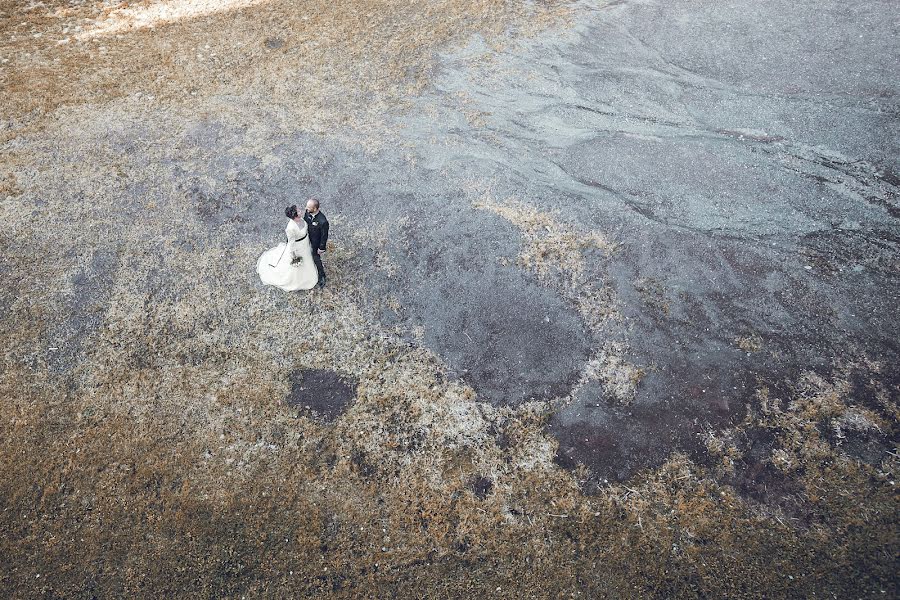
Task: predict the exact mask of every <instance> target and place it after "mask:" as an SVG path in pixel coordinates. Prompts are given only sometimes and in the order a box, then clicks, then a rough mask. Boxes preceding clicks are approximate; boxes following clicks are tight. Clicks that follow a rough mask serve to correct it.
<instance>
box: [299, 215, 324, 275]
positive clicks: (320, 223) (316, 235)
mask: <svg viewBox="0 0 900 600" xmlns="http://www.w3.org/2000/svg"><path fill="white" fill-rule="evenodd" d="M303 220H304V221H306V227H307V230H308V231H309V245H310V246H311V247H312V255H313V262H314V263H316V270H317V271H318V272H319V282H323V281H325V267H323V266H322V257H321V256H320V255H319V250H323V251H324V250H325V248H326V245H327V244H328V219H326V218H325V215H323V214H322V212H321V211H319V212H317V213H316V214H314V215H311V214H309V211H305V212H304V213H303Z"/></svg>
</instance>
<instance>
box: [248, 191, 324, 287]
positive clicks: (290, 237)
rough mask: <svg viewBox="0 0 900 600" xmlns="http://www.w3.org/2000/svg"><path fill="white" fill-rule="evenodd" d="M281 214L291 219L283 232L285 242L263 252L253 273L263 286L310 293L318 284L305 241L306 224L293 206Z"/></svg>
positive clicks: (307, 241) (317, 275) (306, 241)
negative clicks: (285, 237)
mask: <svg viewBox="0 0 900 600" xmlns="http://www.w3.org/2000/svg"><path fill="white" fill-rule="evenodd" d="M284 214H285V216H286V217H287V218H288V219H290V221H288V224H287V227H285V228H284V232H285V234H286V235H287V242H282V243H281V244H278V245H277V246H275V247H274V248H269V249H268V250H266V251H265V252H263V253H262V256H260V257H259V260H257V261H256V272H257V273H259V278H260V279H261V280H262V282H263V283H264V284H266V285H274V286H276V287H280V288H281V289H283V290H286V291H288V292H292V291H294V290H308V289H312V288H314V287H315V286H316V283H317V282H318V281H319V274H318V272H317V271H316V265H315V263H313V259H312V250H311V249H310V247H309V239H307V237H306V221H304V220H303V215H302V214H299V213H298V212H297V206H296V205H294V206H288V207H287V208H286V209H284Z"/></svg>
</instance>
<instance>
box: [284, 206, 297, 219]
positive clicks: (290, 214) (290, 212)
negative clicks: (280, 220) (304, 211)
mask: <svg viewBox="0 0 900 600" xmlns="http://www.w3.org/2000/svg"><path fill="white" fill-rule="evenodd" d="M297 214H298V213H297V205H296V204H293V205H291V206H288V207H287V208H286V209H284V216H286V217H287V218H288V219H296V218H297Z"/></svg>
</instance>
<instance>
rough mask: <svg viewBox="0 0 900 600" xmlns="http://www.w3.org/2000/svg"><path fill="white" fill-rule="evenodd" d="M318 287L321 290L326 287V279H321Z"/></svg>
mask: <svg viewBox="0 0 900 600" xmlns="http://www.w3.org/2000/svg"><path fill="white" fill-rule="evenodd" d="M316 287H320V288H323V287H325V280H324V279H320V280H319V283H317V284H316Z"/></svg>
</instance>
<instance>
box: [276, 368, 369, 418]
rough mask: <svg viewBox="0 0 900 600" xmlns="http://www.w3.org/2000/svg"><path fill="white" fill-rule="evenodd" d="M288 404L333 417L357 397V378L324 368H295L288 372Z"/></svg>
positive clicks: (313, 413) (324, 416) (318, 414)
mask: <svg viewBox="0 0 900 600" xmlns="http://www.w3.org/2000/svg"><path fill="white" fill-rule="evenodd" d="M290 382H291V391H290V393H289V394H288V396H287V398H285V402H287V404H288V406H291V407H294V408H298V409H300V410H302V411H308V412H309V413H310V414H311V415H313V416H314V417H317V418H321V419H322V420H324V421H326V422H330V421H334V420H335V419H336V418H337V417H338V416H339V415H340V414H341V413H342V412H344V410H346V408H347V406H349V405H350V403H351V402H352V401H353V398H354V397H356V386H357V382H356V380H354V379H352V378H350V377H346V376H343V375H339V374H338V373H336V372H334V371H329V370H327V369H297V370H296V371H292V372H291V375H290Z"/></svg>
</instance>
